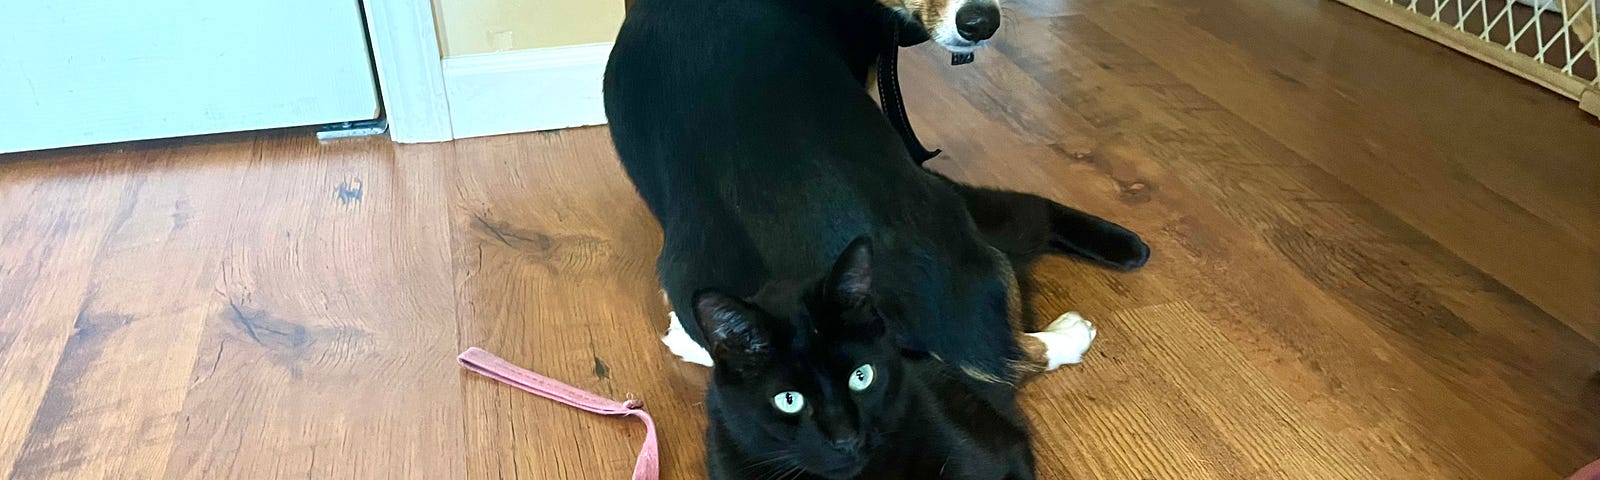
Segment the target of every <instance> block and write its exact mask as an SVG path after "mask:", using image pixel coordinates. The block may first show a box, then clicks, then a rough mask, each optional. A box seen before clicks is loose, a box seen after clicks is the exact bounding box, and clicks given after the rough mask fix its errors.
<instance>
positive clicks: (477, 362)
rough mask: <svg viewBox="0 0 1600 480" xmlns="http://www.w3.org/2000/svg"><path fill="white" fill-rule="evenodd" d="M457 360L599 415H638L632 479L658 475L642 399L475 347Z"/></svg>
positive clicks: (651, 479) (651, 426) (653, 435)
mask: <svg viewBox="0 0 1600 480" xmlns="http://www.w3.org/2000/svg"><path fill="white" fill-rule="evenodd" d="M456 361H459V362H461V366H463V367H466V368H467V370H471V371H473V372H476V373H478V374H479V375H483V376H485V377H489V378H493V379H495V380H499V381H501V382H502V383H505V384H507V385H511V386H513V387H517V388H519V389H522V391H525V392H528V393H532V394H534V395H538V396H541V397H544V398H548V399H551V400H555V401H557V402H561V403H565V404H567V405H571V406H574V407H577V408H579V409H583V410H588V411H590V412H594V413H598V414H601V415H630V416H634V417H639V420H642V421H644V445H642V446H640V447H639V460H638V461H637V462H635V463H634V464H633V480H656V478H657V477H659V476H660V475H661V466H660V465H659V464H658V463H659V461H660V456H659V455H658V454H657V453H656V424H655V422H653V421H651V420H650V414H648V413H645V411H644V402H641V401H638V400H633V399H629V400H628V401H626V402H617V401H615V400H611V399H609V398H605V397H602V396H599V395H595V394H593V393H589V392H586V391H583V390H581V389H578V388H577V387H573V386H571V385H567V384H565V383H561V382H558V381H555V380H552V379H550V378H549V377H546V376H544V375H540V374H537V373H533V372H530V371H528V370H525V369H523V368H522V367H518V366H516V365H512V364H511V362H507V361H505V359H503V358H500V357H496V356H494V354H493V353H489V352H486V351H483V350H482V349H479V348H478V347H472V348H468V349H467V351H465V352H461V356H459V357H456Z"/></svg>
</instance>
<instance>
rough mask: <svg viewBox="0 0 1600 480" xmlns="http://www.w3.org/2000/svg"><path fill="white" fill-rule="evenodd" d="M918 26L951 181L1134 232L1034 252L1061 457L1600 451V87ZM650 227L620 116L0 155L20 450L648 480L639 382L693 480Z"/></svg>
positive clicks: (1392, 460)
mask: <svg viewBox="0 0 1600 480" xmlns="http://www.w3.org/2000/svg"><path fill="white" fill-rule="evenodd" d="M1009 5H1010V6H1009V7H1008V12H1007V18H1006V22H1007V23H1006V26H1005V27H1004V28H1003V30H1002V34H1001V38H1000V39H999V41H998V44H997V45H996V46H995V47H994V48H991V49H988V50H986V51H984V52H983V53H980V54H979V55H978V62H977V63H976V64H975V65H972V66H968V67H961V68H951V67H949V66H948V65H947V63H948V55H946V54H941V53H940V52H938V51H935V50H930V49H919V50H917V52H916V53H914V54H909V55H905V56H903V57H902V58H903V60H902V61H903V62H904V64H903V66H902V70H903V71H902V75H903V77H904V81H905V85H904V86H905V90H906V97H907V99H908V102H909V103H910V108H911V110H912V117H913V122H914V123H915V125H916V127H917V129H918V132H919V133H920V134H921V136H922V137H923V140H924V142H926V143H927V144H929V145H930V146H931V147H938V148H943V149H944V150H945V152H946V153H945V155H943V156H941V157H940V158H939V159H938V160H935V161H934V162H932V163H931V165H933V166H934V167H935V168H937V169H938V170H940V171H942V172H946V173H948V174H950V175H952V176H954V177H956V178H958V179H962V180H966V181H970V182H975V183H980V184H985V185H997V186H1004V187H1008V188H1013V189H1018V190H1024V191H1029V192H1034V193H1039V194H1043V195H1046V196H1050V197H1052V198H1055V199H1057V200H1060V201H1063V202H1065V203H1068V204H1070V205H1074V206H1077V207H1080V208H1083V209H1084V210H1088V211H1091V212H1095V213H1097V214H1101V215H1103V216H1107V217H1109V218H1112V219H1115V220H1117V221H1119V222H1121V223H1123V224H1125V225H1128V226H1130V227H1131V228H1133V229H1134V230H1136V231H1139V232H1141V233H1142V234H1144V235H1145V237H1146V239H1147V240H1148V241H1149V242H1150V244H1151V245H1152V247H1153V248H1154V250H1155V256H1154V258H1153V259H1152V260H1151V262H1150V264H1149V266H1148V267H1146V268H1145V269H1143V270H1141V271H1138V272H1135V273H1128V274H1119V273H1113V272H1108V271H1105V270H1101V269H1098V268H1095V267H1092V266H1088V265H1085V264H1082V263H1077V262H1073V261H1070V260H1066V259H1058V258H1052V259H1048V260H1046V261H1043V262H1041V263H1040V264H1039V265H1037V266H1036V267H1035V268H1034V271H1033V272H1031V273H1032V274H1033V275H1035V276H1036V278H1037V283H1038V290H1039V292H1038V297H1039V298H1038V299H1037V301H1036V307H1037V308H1038V311H1037V312H1035V313H1036V314H1037V315H1039V316H1041V317H1043V316H1052V317H1053V316H1054V315H1055V314H1057V313H1060V312H1062V311H1065V310H1069V309H1075V310H1080V311H1083V312H1084V313H1085V314H1086V315H1088V316H1089V317H1090V318H1091V319H1093V320H1095V321H1096V324H1097V325H1098V326H1099V327H1100V333H1101V335H1100V337H1099V340H1098V343H1097V344H1096V345H1095V347H1094V349H1093V350H1091V353H1090V354H1089V355H1088V357H1087V360H1086V362H1085V363H1084V364H1083V365H1080V366H1076V367H1070V368H1065V369H1063V370H1061V371H1058V372H1055V373H1052V374H1050V375H1048V376H1046V377H1045V378H1042V379H1041V380H1039V381H1037V382H1035V383H1032V384H1030V385H1028V386H1027V387H1025V400H1024V405H1025V408H1026V410H1027V411H1028V413H1029V415H1030V416H1031V418H1032V420H1033V422H1034V426H1035V428H1036V430H1037V441H1036V450H1037V453H1038V456H1039V460H1040V466H1039V470H1040V474H1041V478H1049V479H1138V478H1160V479H1167V478H1195V479H1203V478H1216V479H1243V478H1260V479H1278V478H1308V479H1309V478H1317V479H1322V478H1374V479H1395V478H1439V479H1534V478H1562V477H1564V476H1565V475H1567V474H1569V473H1571V472H1572V471H1574V470H1576V469H1577V468H1578V467H1580V466H1582V465H1583V464H1585V463H1588V462H1590V461H1592V460H1594V459H1595V458H1596V457H1600V379H1597V376H1596V371H1597V369H1600V345H1597V344H1600V122H1596V121H1595V120H1594V119H1593V118H1591V117H1586V116H1585V115H1584V114H1582V113H1581V112H1579V111H1578V110H1577V109H1576V108H1575V107H1574V106H1573V105H1571V104H1570V103H1568V102H1567V101H1566V100H1564V99H1561V98H1559V97H1557V96H1556V95H1554V94H1550V93H1548V92H1545V91H1543V90H1540V89H1538V88H1537V87H1534V86H1532V85H1530V84H1526V83H1523V82H1521V81H1519V80H1517V79H1515V78H1514V77H1512V76H1510V75H1507V74H1504V73H1501V72H1498V71H1496V70H1493V69H1492V68H1490V67H1487V66H1484V65H1481V64H1478V63H1476V62H1474V61H1472V60H1470V59H1468V58H1467V57H1465V56H1462V55H1458V54H1455V53H1453V52H1451V51H1449V50H1447V49H1445V48H1444V47H1441V46H1438V45H1434V44H1431V43H1428V42H1427V41H1425V40H1422V39H1419V38H1416V37H1413V36H1411V35H1409V34H1406V33H1405V32H1403V31H1401V30H1399V29H1397V28H1393V27H1389V26H1387V25H1385V24H1382V23H1380V22H1378V21H1376V20H1373V19H1370V18H1367V17H1365V16H1362V15H1361V14H1359V13H1356V12H1354V11H1352V10H1348V9H1345V8H1343V7H1341V6H1338V5H1336V4H1334V3H1332V2H1260V1H1255V0H1212V1H1208V2H1200V3H1196V2H1185V1H1182V0H1119V1H1110V0H1085V1H1072V2H1064V1H1062V0H1013V1H1012V2H1011V3H1010V4H1009ZM659 244H660V230H659V228H658V227H657V226H656V224H655V222H654V220H653V219H652V218H651V217H650V216H649V215H648V213H647V212H646V211H645V209H644V208H643V205H642V203H641V202H640V201H639V200H638V198H637V197H636V196H635V194H634V192H633V190H632V187H631V186H630V185H629V184H628V182H627V180H626V179H625V178H624V176H623V174H622V172H621V169H620V168H619V165H618V164H617V162H616V158H615V154H614V152H613V151H612V149H611V147H610V143H609V139H608V137H607V133H606V131H605V129H604V128H587V129H576V130H567V131H562V132H558V133H535V134H525V135H512V136H503V137H493V138H484V139H474V140H464V141H457V142H453V143H448V144H438V145H420V146H397V145H393V144H391V143H389V142H388V141H387V140H385V139H357V140H349V141H339V142H332V143H327V144H318V143H317V142H315V141H314V140H313V139H312V137H311V135H310V133H309V132H307V131H278V132H261V133H245V134H234V135H222V136H214V137H206V138H200V139H183V140H168V141H156V142H145V143H138V144H128V145H115V146H104V147H89V148H81V149H73V150H65V151H55V152H41V153H30V154H20V155H10V156H0V478H11V479H35V478H119V479H120V478H302V477H309V478H328V479H336V478H337V479H343V478H375V479H376V478H383V479H388V478H533V479H539V478H544V479H556V478H561V479H569V478H570V479H611V478H626V473H627V472H628V471H629V470H630V468H631V467H632V465H633V458H634V457H633V452H634V449H635V448H637V445H638V442H639V441H640V439H641V438H642V435H643V432H642V429H640V428H639V427H638V424H637V423H636V422H632V421H627V420H615V419H606V418H599V417H593V416H590V415H588V414H584V413H581V412H577V411H575V410H571V409H569V408H567V407H563V406H560V405H557V404H555V403H552V402H548V401H545V400H542V399H539V398H536V397H533V396H531V395H527V394H523V393H520V392H517V391H514V390H512V389H509V388H506V387H503V386H501V385H498V384H495V383H492V382H490V381H487V380H484V379H482V378H480V377H475V376H472V375H470V374H467V373H465V372H464V371H462V370H460V369H459V368H458V367H457V366H456V365H455V364H454V362H453V357H454V355H455V354H456V353H458V352H459V351H460V350H462V349H463V348H465V347H468V346H481V347H483V348H486V349H488V350H490V351H492V352H495V353H497V354H499V355H501V356H504V357H506V358H507V359H509V360H511V361H513V362H516V363H518V364H521V365H523V366H526V367H529V368H532V369H534V370H537V371H540V372H542V373H545V374H548V375H550V376H552V377H555V378H559V379H562V380H565V381H568V382H570V383H572V384H574V385H577V386H580V387H583V388H587V389H591V390H594V391H597V392H599V393H602V394H605V395H608V396H611V397H613V398H623V397H627V396H635V397H639V398H643V399H645V400H646V401H647V402H648V406H649V409H650V411H651V412H652V413H653V414H654V415H655V417H656V418H657V421H658V422H659V427H660V429H661V435H662V442H663V445H664V448H663V451H662V454H663V457H664V471H665V477H666V478H700V477H702V476H703V473H702V472H703V463H702V459H701V454H702V450H701V448H702V447H701V432H702V430H703V429H704V427H705V420H704V414H703V412H702V411H701V409H702V405H701V404H700V396H701V392H702V390H703V388H704V385H705V372H704V371H703V370H702V369H701V368H699V367H695V366H692V365H688V364H684V363H681V362H677V361H675V360H674V358H673V357H671V355H670V354H669V353H668V352H667V351H666V349H665V348H664V347H663V346H661V345H660V344H659V343H658V341H657V339H656V337H657V336H659V334H660V333H661V331H662V330H663V329H664V327H665V319H666V308H665V307H663V306H662V304H661V301H660V298H659V296H658V294H657V293H656V285H655V280H654V261H655V254H656V252H657V249H658V248H659Z"/></svg>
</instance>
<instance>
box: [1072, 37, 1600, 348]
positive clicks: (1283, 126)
mask: <svg viewBox="0 0 1600 480" xmlns="http://www.w3.org/2000/svg"><path fill="white" fill-rule="evenodd" d="M1163 11H1164V10H1163V9H1162V8H1158V7H1154V6H1146V5H1130V6H1127V7H1126V8H1123V7H1103V8H1101V9H1099V10H1097V11H1096V16H1095V18H1096V21H1097V23H1103V24H1105V25H1106V28H1107V31H1109V32H1111V34H1112V35H1114V36H1115V37H1116V38H1117V39H1119V40H1121V41H1124V42H1127V44H1128V45H1129V46H1130V47H1132V51H1135V52H1138V53H1139V54H1141V55H1147V56H1149V57H1150V58H1151V59H1152V60H1153V61H1155V62H1157V63H1158V64H1160V65H1161V66H1162V67H1163V68H1166V69H1170V70H1171V71H1172V73H1173V75H1175V77H1176V79H1177V80H1175V81H1180V82H1193V83H1192V84H1193V85H1194V89H1195V90H1196V91H1197V92H1199V93H1201V94H1203V95H1207V96H1210V97H1213V98H1216V99H1217V101H1218V103H1220V104H1222V105H1226V108H1228V109H1229V110H1230V111H1233V112H1236V113H1238V114H1239V115H1240V117H1242V118H1244V119H1246V120H1247V121H1248V122H1250V124H1251V125H1254V126H1256V127H1257V128H1260V129H1261V130H1263V131H1265V132H1267V133H1268V134H1269V135H1271V136H1272V137H1273V138H1274V139H1276V140H1278V141H1281V142H1282V143H1283V144H1284V145H1286V146H1288V147H1289V148H1290V149H1291V150H1292V151H1294V152H1295V153H1297V154H1300V155H1301V156H1302V157H1304V158H1306V159H1307V160H1310V161H1311V162H1313V163H1314V164H1316V165H1317V166H1318V167H1320V168H1323V169H1325V170H1326V171H1328V172H1329V173H1331V174H1333V175H1334V176H1336V177H1338V178H1339V179H1340V180H1341V181H1343V182H1345V183H1346V184H1348V185H1350V186H1351V187H1352V188H1354V189H1355V190H1356V191H1357V192H1359V193H1361V194H1362V195H1363V196H1366V197H1368V198H1371V199H1372V200H1373V201H1374V202H1376V203H1378V204H1380V205H1383V206H1384V207H1385V208H1386V209H1389V210H1390V211H1391V212H1393V213H1394V214H1395V216H1397V217H1398V218H1400V219H1402V220H1404V221H1405V222H1406V223H1408V224H1411V225H1413V226H1415V227H1416V228H1417V229H1418V230H1420V231H1422V232H1424V233H1425V234H1427V235H1428V236H1429V237H1430V238H1433V239H1435V240H1436V241H1438V242H1439V243H1440V244H1441V245H1444V246H1445V247H1446V248H1448V249H1450V250H1451V251H1452V252H1454V253H1456V254H1457V255H1459V256H1461V257H1462V258H1463V259H1465V260H1467V261H1468V262H1470V263H1471V264H1472V265H1474V266H1475V267H1477V268H1479V269H1482V270H1483V271H1485V272H1487V273H1489V274H1490V275H1492V276H1494V277H1495V278H1496V279H1497V280H1498V281H1500V282H1502V283H1503V284H1505V285H1506V286H1508V287H1510V288H1511V289H1513V290H1515V291H1516V292H1518V293H1519V294H1521V295H1523V296H1526V297H1528V298H1529V299H1530V300H1532V301H1533V302H1535V303H1536V304H1538V305H1539V306H1540V307H1541V308H1544V309H1545V310H1547V311H1549V312H1550V313H1551V314H1552V315H1554V316H1556V317H1557V318H1560V319H1562V320H1563V321H1565V322H1567V323H1568V324H1569V325H1571V327H1572V328H1573V329H1574V330H1576V331H1578V332H1580V333H1582V334H1583V335H1584V336H1586V337H1587V338H1589V339H1590V340H1591V341H1600V321H1597V320H1596V319H1597V318H1600V316H1596V313H1600V297H1597V296H1594V295H1572V294H1571V293H1570V292H1574V291H1581V292H1593V291H1600V252H1597V250H1596V249H1595V248H1594V246H1593V245H1592V244H1591V243H1590V242H1591V240H1590V239H1591V238H1592V237H1591V236H1588V235H1582V236H1579V235H1574V234H1573V233H1572V232H1573V231H1572V230H1568V229H1566V228H1563V227H1562V226H1559V225H1556V224H1552V223H1551V222H1550V221H1547V220H1545V219H1543V218H1540V217H1539V216H1538V215H1535V214H1532V213H1530V212H1531V211H1549V210H1551V209H1547V208H1538V209H1530V208H1528V207H1524V206H1522V205H1518V204H1517V203H1516V202H1513V201H1509V200H1508V199H1507V198H1506V197H1505V196H1503V195H1501V194H1500V193H1498V192H1496V191H1494V190H1493V189H1490V188H1487V187H1485V184H1484V183H1483V182H1481V181H1479V180H1477V179H1476V178H1475V177H1473V176H1470V175H1458V174H1456V175H1453V174H1450V173H1449V172H1455V171H1460V170H1461V169H1462V167H1461V166H1460V164H1458V163H1457V161H1456V159H1458V158H1463V157H1465V156H1467V154H1465V153H1463V154H1460V155H1446V154H1443V153H1441V150H1443V149H1445V148H1449V149H1451V150H1454V149H1455V148H1456V147H1453V146H1448V145H1449V144H1446V143H1431V142H1422V141H1419V140H1418V139H1417V138H1416V137H1414V136H1411V135H1409V134H1408V133H1407V132H1408V131H1409V129H1406V128H1405V127H1404V126H1403V125H1399V124H1390V123H1388V122H1390V121H1393V119H1394V118H1395V117H1394V116H1389V115H1383V116H1373V115H1372V114H1371V113H1370V110H1368V109H1372V108H1380V107H1378V106H1377V105H1376V104H1373V103H1362V104H1359V105H1357V104H1353V103H1352V102H1351V101H1349V100H1346V99H1343V98H1342V97H1328V96H1327V95H1326V94H1325V92H1329V91H1336V86H1335V85H1334V84H1332V82H1331V81H1330V80H1326V79H1325V78H1324V77H1320V76H1318V75H1310V74H1308V75H1296V76H1293V77H1292V78H1293V79H1294V81H1295V82H1296V83H1295V84H1294V85H1292V86H1286V85H1283V83H1284V81H1283V80H1275V78H1281V77H1282V75H1281V74H1279V75H1274V74H1273V73H1271V72H1272V70H1271V69H1272V68H1274V67H1268V66H1264V65H1261V64H1258V63H1254V62H1251V61H1250V56H1249V55H1248V54H1246V53H1245V52H1242V51H1240V50H1239V49H1237V48H1234V47H1232V46H1230V45H1229V44H1227V43H1225V42H1222V41H1220V40H1218V39H1217V38H1216V37H1214V36H1212V35H1211V34H1209V33H1208V32H1206V31H1200V30H1197V29H1196V28H1194V27H1192V26H1187V25H1185V24H1183V23H1181V22H1180V21H1179V20H1178V19H1176V18H1173V17H1168V16H1167V14H1166V13H1163ZM1152 35H1162V36H1164V38H1167V39H1168V40H1164V41H1163V42H1152V41H1151V40H1150V37H1151V36H1152ZM1172 42H1176V43H1182V44H1188V45H1206V46H1207V48H1202V49H1196V50H1194V51H1186V52H1183V53H1181V54H1180V53H1178V52H1174V51H1172V50H1171V49H1168V48H1166V47H1165V45H1167V44H1170V43H1172ZM1378 52H1379V50H1373V51H1371V52H1370V53H1371V54H1373V55H1376V54H1378ZM1304 68H1306V69H1308V70H1309V69H1311V68H1312V67H1310V66H1306V67H1304ZM1264 92H1272V95H1264V94H1263V93H1264ZM1319 92H1324V93H1319ZM1311 105H1315V106H1317V108H1307V106H1311ZM1382 113H1385V114H1388V113H1390V112H1382ZM1396 115H1401V114H1398V113H1396ZM1385 117H1387V118H1388V119H1387V120H1386V119H1385ZM1400 118H1405V117H1400ZM1530 118H1537V117H1530ZM1374 123H1376V125H1374ZM1330 129H1331V130H1335V131H1347V132H1351V133H1348V134H1338V135H1329V134H1328V132H1329V131H1330ZM1590 137H1591V138H1590V139H1586V138H1582V137H1576V138H1574V139H1573V141H1575V142H1580V144H1582V145H1583V147H1581V148H1583V150H1578V151H1577V152H1574V153H1573V155H1576V154H1577V153H1579V152H1586V151H1587V152H1592V153H1590V154H1588V155H1589V156H1588V157H1586V158H1591V159H1592V158H1600V143H1593V142H1594V140H1593V139H1594V138H1600V136H1593V135H1591V136H1590ZM1462 138H1464V137H1462ZM1463 141H1465V140H1464V139H1463ZM1591 143H1593V145H1590V144H1591ZM1590 148H1592V149H1593V150H1589V149H1590ZM1512 158H1520V157H1512ZM1589 163H1591V164H1592V163H1593V162H1589ZM1590 168H1592V167H1590ZM1565 198H1567V199H1568V202H1570V203H1569V205H1572V207H1571V208H1564V209H1559V210H1561V211H1563V212H1566V213H1565V214H1567V215H1572V216H1574V217H1577V218H1582V219H1583V220H1581V221H1580V222H1581V223H1582V224H1586V225H1592V224H1593V220H1591V219H1593V218H1595V215H1600V210H1597V208H1600V206H1597V204H1595V203H1592V202H1593V201H1594V200H1596V199H1597V197H1595V193H1594V192H1593V191H1592V190H1589V191H1586V192H1584V193H1574V194H1572V195H1568V196H1566V197H1565ZM1579 231H1581V230H1579ZM1512 246H1517V248H1512Z"/></svg>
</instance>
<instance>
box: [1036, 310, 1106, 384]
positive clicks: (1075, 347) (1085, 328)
mask: <svg viewBox="0 0 1600 480" xmlns="http://www.w3.org/2000/svg"><path fill="white" fill-rule="evenodd" d="M1096 334H1097V332H1096V331H1095V329H1094V324H1093V323H1089V321H1088V320H1085V319H1084V318H1083V315H1079V314H1078V312H1067V313H1063V314H1061V316H1060V317H1056V320H1055V321H1053V322H1050V325H1049V326H1047V327H1044V331H1040V332H1036V333H1030V334H1028V335H1029V336H1032V337H1033V338H1037V339H1039V341H1040V342H1044V347H1045V361H1046V364H1045V370H1055V369H1057V368H1060V367H1061V366H1062V365H1076V364H1078V363H1081V362H1083V354H1084V352H1087V351H1089V345H1090V344H1092V343H1094V337H1095V335H1096Z"/></svg>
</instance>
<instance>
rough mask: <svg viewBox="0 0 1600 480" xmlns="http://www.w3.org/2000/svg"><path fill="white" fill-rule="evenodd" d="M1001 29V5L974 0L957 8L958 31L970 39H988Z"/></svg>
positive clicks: (974, 40) (963, 36)
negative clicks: (974, 0)
mask: <svg viewBox="0 0 1600 480" xmlns="http://www.w3.org/2000/svg"><path fill="white" fill-rule="evenodd" d="M999 29H1000V7H997V6H995V4H993V3H988V2H973V3H969V4H967V5H963V6H962V7H961V9H960V10H956V33H959V34H961V38H965V39H967V40H969V41H973V42H976V41H979V40H988V39H989V37H993V36H994V31H995V30H999Z"/></svg>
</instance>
